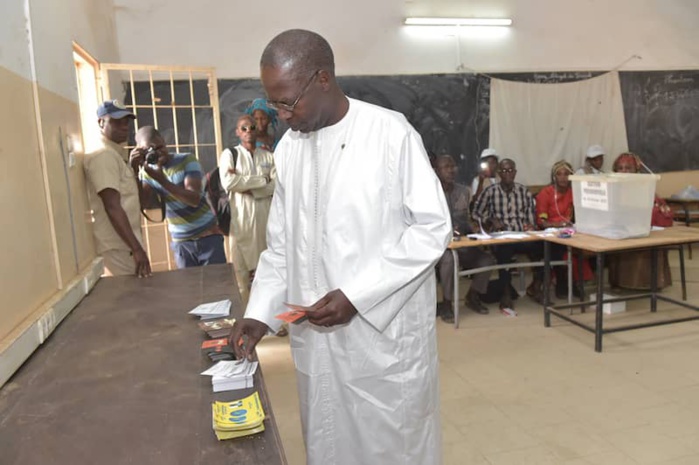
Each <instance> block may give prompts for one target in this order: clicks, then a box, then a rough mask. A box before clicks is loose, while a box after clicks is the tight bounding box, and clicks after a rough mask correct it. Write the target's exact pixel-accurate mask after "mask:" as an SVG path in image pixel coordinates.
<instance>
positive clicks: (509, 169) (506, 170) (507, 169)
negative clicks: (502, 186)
mask: <svg viewBox="0 0 699 465" xmlns="http://www.w3.org/2000/svg"><path fill="white" fill-rule="evenodd" d="M498 171H499V172H501V173H505V174H511V173H514V172H516V171H517V170H516V169H514V168H505V169H500V170H498Z"/></svg>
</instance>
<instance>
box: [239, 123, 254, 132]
mask: <svg viewBox="0 0 699 465" xmlns="http://www.w3.org/2000/svg"><path fill="white" fill-rule="evenodd" d="M255 129H257V126H255V125H254V124H253V125H252V126H240V130H241V131H243V132H249V131H254V130H255Z"/></svg>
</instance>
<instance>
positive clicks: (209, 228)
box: [130, 126, 226, 268]
mask: <svg viewBox="0 0 699 465" xmlns="http://www.w3.org/2000/svg"><path fill="white" fill-rule="evenodd" d="M136 144H137V146H136V148H135V149H133V150H132V151H131V160H130V163H131V166H132V167H134V169H137V168H138V167H139V166H140V167H141V172H140V176H139V177H140V180H141V183H140V189H139V194H140V195H141V199H142V201H143V202H142V203H143V204H146V202H145V200H146V199H148V198H149V197H152V195H153V194H154V192H157V193H158V194H159V195H160V197H161V199H162V200H163V202H165V216H166V218H167V223H168V231H169V232H170V238H171V239H172V250H173V252H174V255H175V263H176V264H177V268H188V267H192V266H202V265H213V264H217V263H226V253H225V251H224V249H223V235H222V234H221V230H220V229H219V227H218V223H217V220H216V215H214V212H213V211H212V209H211V206H210V205H209V203H208V202H207V200H206V196H205V195H204V184H203V182H202V177H203V174H202V169H201V165H200V164H199V162H198V161H197V159H196V158H195V157H194V155H192V154H188V153H169V152H168V150H167V145H165V140H164V139H163V137H162V136H161V135H160V133H159V132H158V131H157V129H155V128H154V127H153V126H143V127H142V128H141V129H139V130H138V132H137V133H136Z"/></svg>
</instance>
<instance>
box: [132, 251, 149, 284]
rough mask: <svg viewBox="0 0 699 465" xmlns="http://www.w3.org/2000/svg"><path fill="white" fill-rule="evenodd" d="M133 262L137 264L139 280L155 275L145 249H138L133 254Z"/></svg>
mask: <svg viewBox="0 0 699 465" xmlns="http://www.w3.org/2000/svg"><path fill="white" fill-rule="evenodd" d="M133 261H134V263H135V264H136V276H138V277H139V278H147V277H149V276H152V275H153V273H151V269H150V260H148V254H147V253H146V251H145V250H143V248H139V249H136V250H135V251H134V252H133Z"/></svg>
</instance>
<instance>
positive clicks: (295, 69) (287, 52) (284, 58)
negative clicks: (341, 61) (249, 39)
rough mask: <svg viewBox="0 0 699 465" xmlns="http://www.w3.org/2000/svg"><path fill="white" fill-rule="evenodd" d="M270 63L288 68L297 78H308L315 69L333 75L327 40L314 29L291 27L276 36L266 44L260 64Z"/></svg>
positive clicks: (333, 61) (333, 69)
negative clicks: (313, 30)
mask: <svg viewBox="0 0 699 465" xmlns="http://www.w3.org/2000/svg"><path fill="white" fill-rule="evenodd" d="M265 67H272V68H279V69H282V70H284V71H287V72H289V73H291V74H292V75H294V76H295V77H297V78H299V79H307V77H308V76H310V75H312V74H313V73H315V72H316V71H318V70H324V71H327V72H328V73H329V74H330V75H331V76H333V77H334V76H335V57H334V56H333V51H332V48H330V44H329V43H328V41H327V40H325V39H324V38H323V37H321V36H320V35H318V34H316V33H315V32H311V31H306V30H303V29H290V30H288V31H284V32H282V33H281V34H279V35H278V36H276V37H275V38H274V39H272V41H271V42H270V43H269V44H268V45H267V47H265V50H264V52H262V58H260V68H265Z"/></svg>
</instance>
